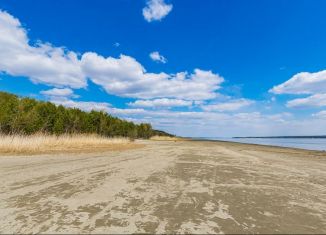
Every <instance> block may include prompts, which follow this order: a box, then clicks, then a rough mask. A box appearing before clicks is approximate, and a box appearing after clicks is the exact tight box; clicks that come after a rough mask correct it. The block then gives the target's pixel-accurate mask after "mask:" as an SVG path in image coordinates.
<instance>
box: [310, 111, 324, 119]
mask: <svg viewBox="0 0 326 235" xmlns="http://www.w3.org/2000/svg"><path fill="white" fill-rule="evenodd" d="M312 116H313V117H316V118H320V119H325V120H326V110H323V111H320V112H318V113H314V114H312Z"/></svg>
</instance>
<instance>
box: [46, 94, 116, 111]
mask: <svg viewBox="0 0 326 235" xmlns="http://www.w3.org/2000/svg"><path fill="white" fill-rule="evenodd" d="M50 101H51V102H52V103H54V104H56V105H63V106H65V107H68V108H78V109H81V110H84V111H87V112H89V111H92V110H97V111H104V112H109V111H110V107H111V104H109V103H106V102H91V101H74V100H71V99H68V98H66V97H52V98H51V99H50Z"/></svg>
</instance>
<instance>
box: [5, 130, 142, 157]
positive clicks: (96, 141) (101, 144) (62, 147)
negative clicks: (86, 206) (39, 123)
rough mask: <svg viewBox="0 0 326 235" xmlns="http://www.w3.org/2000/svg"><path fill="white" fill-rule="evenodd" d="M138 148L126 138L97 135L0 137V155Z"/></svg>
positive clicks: (137, 145)
mask: <svg viewBox="0 0 326 235" xmlns="http://www.w3.org/2000/svg"><path fill="white" fill-rule="evenodd" d="M135 147H139V144H135V143H131V141H130V140H129V139H127V138H105V137H101V136H98V135H61V136H54V135H44V134H37V135H31V136H24V135H0V154H6V155H7V154H28V155H31V154H40V153H60V152H93V151H106V150H124V149H130V148H135Z"/></svg>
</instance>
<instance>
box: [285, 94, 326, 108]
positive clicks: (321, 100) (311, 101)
mask: <svg viewBox="0 0 326 235" xmlns="http://www.w3.org/2000/svg"><path fill="white" fill-rule="evenodd" d="M286 106H287V107H291V108H292V107H302V108H304V107H323V106H326V93H324V94H315V95H311V96H308V97H306V98H299V99H294V100H290V101H288V102H287V104H286Z"/></svg>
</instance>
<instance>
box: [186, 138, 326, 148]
mask: <svg viewBox="0 0 326 235" xmlns="http://www.w3.org/2000/svg"><path fill="white" fill-rule="evenodd" d="M188 139H190V140H193V141H213V142H230V143H239V144H250V145H258V146H268V147H279V148H292V149H299V150H311V151H326V138H268V137H265V138H254V137H252V138H245V137H242V138H234V137H230V138H213V137H202V138H188Z"/></svg>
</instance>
